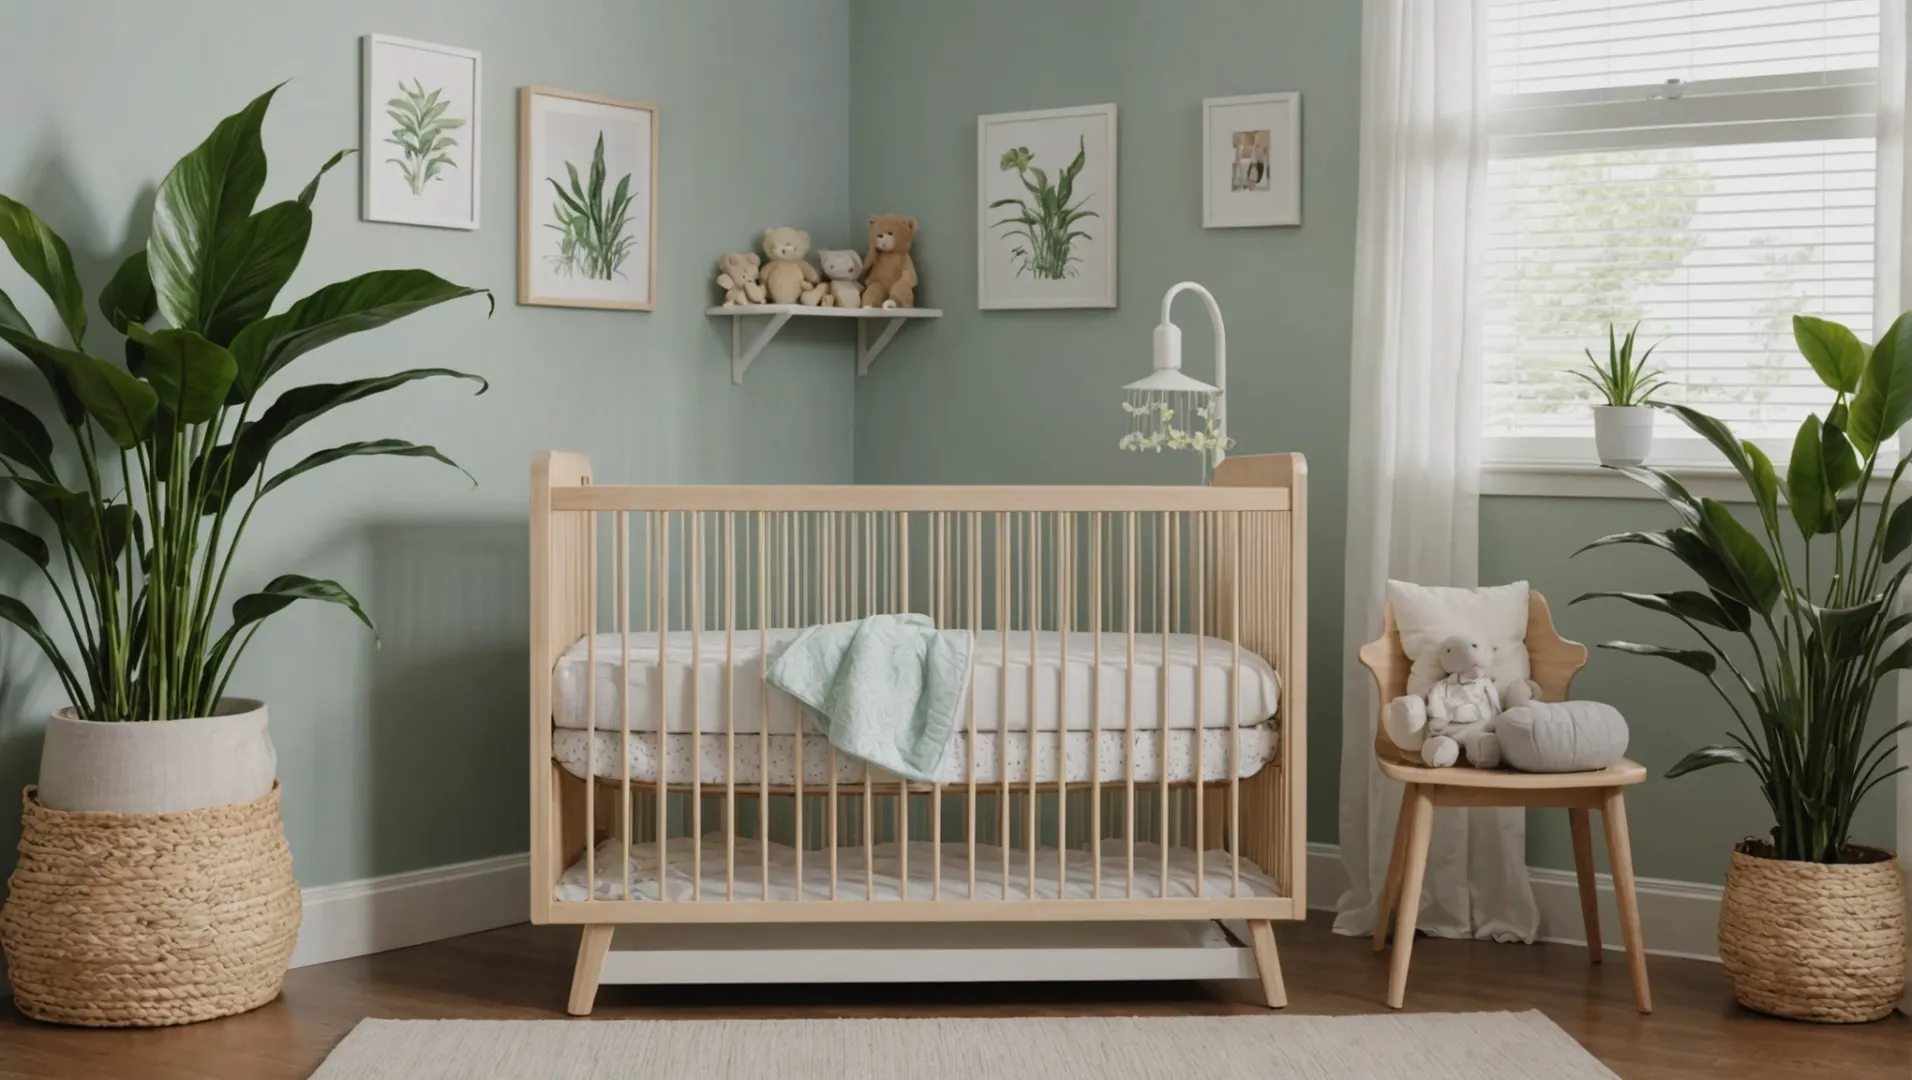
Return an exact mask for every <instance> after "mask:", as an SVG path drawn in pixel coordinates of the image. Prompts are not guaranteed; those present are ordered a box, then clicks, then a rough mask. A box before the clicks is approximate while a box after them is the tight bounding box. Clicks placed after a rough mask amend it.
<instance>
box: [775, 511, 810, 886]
mask: <svg viewBox="0 0 1912 1080" xmlns="http://www.w3.org/2000/svg"><path fill="white" fill-rule="evenodd" d="M777 517H778V518H780V519H782V520H781V526H780V531H781V532H782V534H783V552H782V558H783V588H782V590H781V591H782V593H783V604H784V610H783V620H782V621H783V625H784V626H785V627H790V626H794V625H796V624H795V623H794V622H792V621H791V618H790V597H791V594H792V593H795V594H796V598H797V618H799V619H800V618H802V617H803V585H804V583H805V582H807V581H808V580H809V577H810V575H809V574H808V573H806V572H805V571H804V568H803V566H804V564H803V552H804V550H805V548H804V547H803V532H804V529H805V528H806V519H805V518H803V517H802V516H801V515H798V514H778V515H777ZM792 518H795V519H796V529H795V530H794V531H795V537H794V540H795V543H796V544H797V545H798V546H797V549H796V573H797V579H796V580H793V579H792V577H791V572H790V566H791V548H790V545H791V543H792V539H793V538H792V529H791V527H790V526H791V519H792ZM790 721H791V725H790V730H791V732H792V736H791V737H792V738H794V739H795V740H796V757H795V761H796V769H797V782H796V784H795V788H796V792H797V795H796V798H795V800H794V801H793V802H792V804H791V810H792V818H793V820H794V826H793V827H794V828H795V829H796V844H795V847H796V849H797V853H796V874H797V899H799V900H801V899H803V852H804V849H805V848H807V847H809V846H810V831H809V829H807V828H805V827H804V821H803V809H804V803H805V802H806V801H807V800H806V799H805V798H804V797H803V706H802V705H799V704H797V700H796V699H795V698H791V699H790Z"/></svg>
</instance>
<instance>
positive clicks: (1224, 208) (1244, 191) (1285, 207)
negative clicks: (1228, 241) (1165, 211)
mask: <svg viewBox="0 0 1912 1080" xmlns="http://www.w3.org/2000/svg"><path fill="white" fill-rule="evenodd" d="M1299 224H1301V94H1300V93H1299V92H1298V91H1293V90H1287V91H1283V92H1281V93H1277V94H1244V95H1241V96H1239V97H1218V98H1205V99H1203V101H1202V227H1203V228H1205V229H1241V228H1253V227H1257V226H1267V225H1299Z"/></svg>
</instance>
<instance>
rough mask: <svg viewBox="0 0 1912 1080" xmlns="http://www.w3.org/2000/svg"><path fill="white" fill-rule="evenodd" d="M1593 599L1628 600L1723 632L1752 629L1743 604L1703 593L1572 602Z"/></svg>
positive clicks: (1616, 595) (1594, 595) (1611, 595)
mask: <svg viewBox="0 0 1912 1080" xmlns="http://www.w3.org/2000/svg"><path fill="white" fill-rule="evenodd" d="M1594 599H1614V600H1625V601H1627V602H1628V603H1630V604H1634V605H1636V606H1638V607H1643V608H1646V609H1647V610H1648V611H1657V612H1659V613H1661V614H1663V615H1672V616H1674V617H1676V618H1680V617H1683V618H1688V619H1692V620H1693V621H1694V622H1701V623H1705V624H1706V625H1708V626H1717V627H1719V628H1720V629H1722V630H1736V631H1739V632H1740V633H1745V632H1746V631H1747V630H1749V629H1751V628H1752V615H1751V613H1750V612H1748V611H1747V610H1746V607H1745V606H1744V605H1742V604H1740V603H1739V602H1737V601H1734V600H1726V601H1723V602H1722V601H1720V600H1718V599H1715V598H1714V597H1711V596H1708V595H1707V594H1705V593H1702V592H1691V591H1680V592H1668V593H1635V592H1590V593H1582V594H1581V595H1579V596H1576V597H1574V599H1573V601H1572V602H1573V603H1575V604H1578V603H1579V602H1580V601H1582V600H1594Z"/></svg>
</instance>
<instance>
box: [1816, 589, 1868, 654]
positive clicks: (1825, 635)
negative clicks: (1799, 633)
mask: <svg viewBox="0 0 1912 1080" xmlns="http://www.w3.org/2000/svg"><path fill="white" fill-rule="evenodd" d="M1883 602H1884V600H1883V598H1874V599H1872V600H1868V601H1866V602H1865V603H1863V604H1859V605H1856V606H1854V607H1843V608H1815V609H1814V611H1813V617H1814V619H1815V621H1816V622H1817V623H1818V624H1819V629H1818V637H1819V640H1820V641H1821V642H1823V643H1824V647H1825V649H1826V652H1827V654H1828V655H1829V656H1830V657H1831V658H1832V659H1833V660H1835V661H1837V660H1851V659H1853V658H1855V657H1858V656H1862V655H1864V654H1865V651H1866V648H1867V646H1868V645H1869V644H1870V643H1871V635H1869V634H1868V633H1867V631H1868V630H1870V629H1871V627H1872V621H1873V619H1874V618H1876V617H1877V616H1878V614H1879V605H1880V604H1882V603H1883Z"/></svg>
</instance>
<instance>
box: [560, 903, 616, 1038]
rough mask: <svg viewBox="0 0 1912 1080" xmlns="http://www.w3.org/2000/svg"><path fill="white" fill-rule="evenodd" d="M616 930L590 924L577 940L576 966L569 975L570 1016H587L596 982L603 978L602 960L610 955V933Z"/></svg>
mask: <svg viewBox="0 0 1912 1080" xmlns="http://www.w3.org/2000/svg"><path fill="white" fill-rule="evenodd" d="M616 929H617V927H615V926H612V925H610V924H609V923H603V924H598V923H593V924H591V925H589V926H586V927H584V933H583V935H582V936H580V937H579V938H578V966H577V968H576V969H575V970H574V971H573V972H572V973H571V1002H570V1004H569V1006H568V1007H567V1009H566V1011H567V1012H569V1013H570V1014H571V1015H572V1016H589V1015H591V1006H592V1005H593V1004H595V1003H596V1001H597V992H598V980H600V979H602V978H603V977H604V956H605V954H606V953H609V952H610V951H611V932H612V931H614V930H616Z"/></svg>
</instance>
